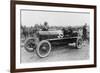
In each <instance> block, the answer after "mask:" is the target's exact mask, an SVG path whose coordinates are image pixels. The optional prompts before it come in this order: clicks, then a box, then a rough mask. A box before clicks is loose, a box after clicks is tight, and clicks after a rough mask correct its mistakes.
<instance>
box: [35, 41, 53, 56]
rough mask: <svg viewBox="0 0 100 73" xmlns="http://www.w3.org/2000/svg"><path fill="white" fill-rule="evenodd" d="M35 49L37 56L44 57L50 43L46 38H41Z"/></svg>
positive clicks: (47, 52)
mask: <svg viewBox="0 0 100 73" xmlns="http://www.w3.org/2000/svg"><path fill="white" fill-rule="evenodd" d="M36 51H37V55H38V56H39V57H42V58H43V57H46V56H48V55H49V53H50V51H51V44H50V43H49V42H48V41H47V40H43V41H41V42H40V43H39V45H38V47H37V49H36Z"/></svg>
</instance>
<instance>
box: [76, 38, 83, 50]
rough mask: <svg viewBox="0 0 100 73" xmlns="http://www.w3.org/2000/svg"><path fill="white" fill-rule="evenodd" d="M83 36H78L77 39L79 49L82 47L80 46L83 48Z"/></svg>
mask: <svg viewBox="0 0 100 73" xmlns="http://www.w3.org/2000/svg"><path fill="white" fill-rule="evenodd" d="M82 41H83V40H82V38H81V37H80V38H77V40H76V48H77V49H80V48H82Z"/></svg>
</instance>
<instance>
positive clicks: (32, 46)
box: [24, 37, 37, 52]
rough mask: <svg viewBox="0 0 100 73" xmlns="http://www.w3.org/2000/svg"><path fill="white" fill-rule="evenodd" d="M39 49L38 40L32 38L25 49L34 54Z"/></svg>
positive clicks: (25, 45)
mask: <svg viewBox="0 0 100 73" xmlns="http://www.w3.org/2000/svg"><path fill="white" fill-rule="evenodd" d="M36 47H37V38H34V37H30V38H28V39H27V40H26V41H25V44H24V48H25V50H26V51H28V52H34V50H35V49H36Z"/></svg>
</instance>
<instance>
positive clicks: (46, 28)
mask: <svg viewBox="0 0 100 73" xmlns="http://www.w3.org/2000/svg"><path fill="white" fill-rule="evenodd" d="M48 29H49V26H48V23H47V22H44V25H43V29H42V30H43V31H48Z"/></svg>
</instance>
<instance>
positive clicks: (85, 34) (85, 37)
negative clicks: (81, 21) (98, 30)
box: [83, 23, 87, 40]
mask: <svg viewBox="0 0 100 73" xmlns="http://www.w3.org/2000/svg"><path fill="white" fill-rule="evenodd" d="M86 39H87V24H86V23H85V25H84V26H83V40H86Z"/></svg>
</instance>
